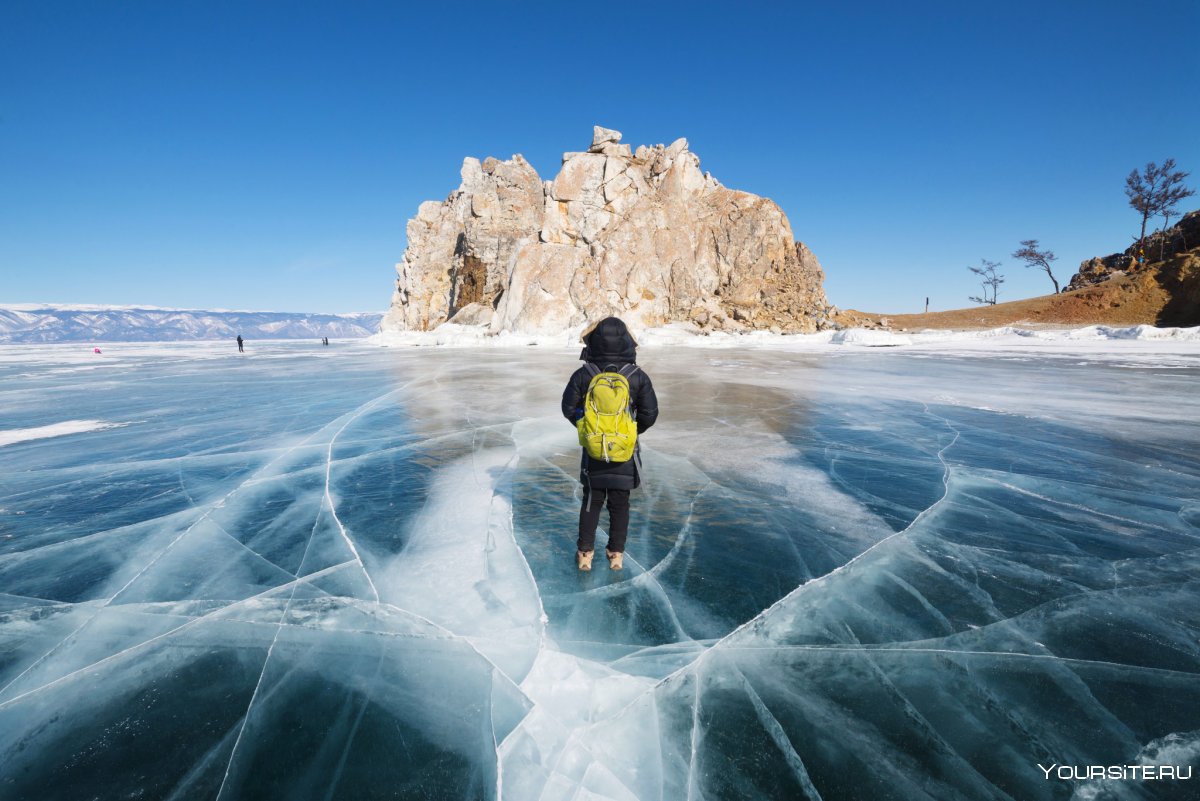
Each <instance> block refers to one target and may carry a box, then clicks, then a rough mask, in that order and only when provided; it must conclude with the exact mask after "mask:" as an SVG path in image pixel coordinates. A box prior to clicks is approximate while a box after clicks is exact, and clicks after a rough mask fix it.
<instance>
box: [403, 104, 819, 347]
mask: <svg viewBox="0 0 1200 801" xmlns="http://www.w3.org/2000/svg"><path fill="white" fill-rule="evenodd" d="M461 175H462V183H461V185H460V186H459V188H458V189H457V190H456V191H454V192H453V193H451V194H450V196H449V197H448V198H447V199H446V200H445V201H444V202H441V203H438V202H433V201H431V202H426V203H422V204H421V206H420V208H419V210H418V212H417V216H416V217H414V218H413V219H412V220H410V221H409V223H408V229H407V231H408V248H407V250H406V251H405V253H404V256H403V258H402V259H401V261H400V263H399V264H398V265H397V266H396V269H397V272H398V280H397V284H396V292H395V295H394V297H393V301H392V307H391V310H390V311H389V312H388V314H387V315H386V317H385V318H384V321H383V325H382V329H383V330H384V331H411V330H428V329H431V328H434V327H436V326H438V325H440V324H441V323H443V322H447V321H452V322H455V323H463V324H470V325H486V326H488V327H489V328H490V330H491V331H493V332H500V331H519V332H523V333H554V332H557V331H562V330H565V329H568V328H571V327H574V326H578V325H582V324H586V323H589V322H591V321H594V320H597V319H600V318H602V317H605V316H608V315H610V314H611V315H617V316H620V317H622V318H623V319H624V320H626V322H628V323H629V324H630V325H631V326H633V327H635V328H645V327H655V326H661V325H665V324H667V323H671V322H688V323H691V324H693V325H695V326H697V327H698V328H700V329H702V330H705V329H707V330H732V331H737V330H750V329H773V330H778V331H789V332H811V331H816V330H819V329H820V328H822V327H825V326H826V325H830V324H831V322H832V321H831V316H830V315H831V314H832V313H833V312H834V309H833V308H832V307H831V306H830V305H829V303H828V301H827V300H826V298H825V292H824V289H823V288H822V281H823V280H824V273H823V272H822V269H821V265H820V263H819V262H818V261H817V258H816V256H815V255H813V253H812V251H811V250H809V249H808V248H807V247H806V246H805V245H804V244H802V243H800V242H797V241H795V238H794V236H793V234H792V229H791V225H790V224H789V222H788V219H787V217H786V215H784V213H783V211H782V210H781V209H780V208H779V207H778V206H777V205H775V203H773V202H772V201H770V200H768V199H766V198H762V197H758V196H757V195H752V194H750V193H748V192H742V191H738V190H734V189H728V188H726V187H724V186H722V185H721V184H720V182H718V181H717V180H716V179H715V178H713V177H712V176H711V175H710V174H708V173H707V172H703V171H701V169H700V159H699V158H698V157H697V156H696V155H695V154H694V153H692V152H691V151H690V150H688V143H687V140H686V139H677V140H675V141H674V142H672V143H671V144H670V145H654V146H641V147H638V148H637V149H636V150H633V149H631V148H630V146H629V145H627V144H622V143H621V134H620V132H618V131H614V130H611V129H607V128H602V127H599V126H597V127H596V128H595V129H594V132H593V137H592V143H591V146H590V147H589V148H588V149H587V150H586V151H583V152H569V153H564V154H563V163H562V167H561V169H560V170H559V172H558V175H557V176H555V178H554V180H552V181H545V182H543V181H542V180H541V179H540V178H539V177H538V174H537V172H536V171H535V170H534V169H533V167H532V166H530V164H529V163H528V162H527V161H525V159H524V158H522V157H521V156H520V155H516V156H513V157H512V158H511V159H509V160H507V161H498V160H496V159H494V158H489V159H486V160H485V161H483V162H480V161H478V160H477V159H474V158H468V159H466V160H464V162H463V167H462V172H461Z"/></svg>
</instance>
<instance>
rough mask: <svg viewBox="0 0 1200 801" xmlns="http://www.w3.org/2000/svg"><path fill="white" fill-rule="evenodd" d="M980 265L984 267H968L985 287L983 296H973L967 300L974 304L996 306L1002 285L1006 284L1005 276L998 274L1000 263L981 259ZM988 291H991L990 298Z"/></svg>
mask: <svg viewBox="0 0 1200 801" xmlns="http://www.w3.org/2000/svg"><path fill="white" fill-rule="evenodd" d="M979 263H980V264H982V265H983V266H982V267H968V268H967V269H968V270H970V271H971V272H973V273H975V274H976V275H978V276H979V283H980V284H981V285H982V286H983V296H982V297H975V296H971V297H969V298H967V300H969V301H971V302H972V303H986V304H988V305H990V306H995V305H996V295H997V294H998V293H999V291H1000V285H1001V284H1003V283H1004V276H1003V275H999V274H997V273H996V268H997V267H999V266H1000V262H998V261H988V260H987V259H980V260H979ZM988 290H991V296H990V297H989V296H988Z"/></svg>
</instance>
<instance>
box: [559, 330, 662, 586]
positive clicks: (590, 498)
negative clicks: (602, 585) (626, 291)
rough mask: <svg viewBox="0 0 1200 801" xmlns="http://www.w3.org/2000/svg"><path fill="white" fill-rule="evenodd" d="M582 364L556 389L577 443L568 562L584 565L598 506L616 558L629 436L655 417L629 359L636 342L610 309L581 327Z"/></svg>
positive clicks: (632, 470)
mask: <svg viewBox="0 0 1200 801" xmlns="http://www.w3.org/2000/svg"><path fill="white" fill-rule="evenodd" d="M583 343H584V349H583V353H582V354H581V355H580V357H579V358H580V359H582V360H583V362H584V365H583V367H580V368H579V369H578V370H576V371H575V374H574V375H572V376H571V380H570V381H568V382H567V388H566V389H565V390H564V391H563V397H562V413H563V416H564V417H566V418H567V420H568V421H570V423H571V424H572V425H574V426H575V427H576V430H577V431H578V432H579V444H580V445H582V446H583V457H582V464H581V466H580V471H579V481H580V483H582V484H583V503H582V505H581V506H580V509H579V540H578V542H577V543H576V547H577V551H576V554H575V564H576V566H577V567H578V568H579V569H580V570H591V569H592V555H593V552H594V550H595V547H596V526H597V525H598V524H599V522H600V509H601V508H602V507H603V506H604V505H605V504H606V503H607V505H608V546H607V548H606V555H607V556H608V566H609V567H610V568H611V569H613V570H620V569H621V568H622V566H623V564H624V555H625V536H626V534H627V533H628V532H629V492H630V490H633V489H636V488H637V486H638V485H639V484H641V477H640V476H639V474H638V470H639V468H640V465H641V458H640V455H639V453H638V442H637V436H638V435H639V434H642V433H644V432H645V431H646V429H648V428H650V426H652V425H654V421H655V420H656V419H658V398H656V397H655V395H654V385H653V384H652V383H650V376H648V375H646V373H645V372H644V371H643V370H642V369H641V368H640V367H638V366H637V364H636V360H637V356H636V351H637V342H636V341H634V339H633V336H632V335H631V334H630V333H629V329H627V328H626V327H625V323H623V322H621V321H620V320H619V319H617V318H616V317H606V318H604V319H603V320H601V321H600V322H598V323H596V325H594V326H592V328H590V329H588V330H587V331H584V332H583Z"/></svg>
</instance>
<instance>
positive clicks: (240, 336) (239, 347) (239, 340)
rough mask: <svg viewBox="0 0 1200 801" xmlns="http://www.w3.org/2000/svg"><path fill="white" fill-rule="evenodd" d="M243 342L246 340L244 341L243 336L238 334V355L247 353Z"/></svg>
mask: <svg viewBox="0 0 1200 801" xmlns="http://www.w3.org/2000/svg"><path fill="white" fill-rule="evenodd" d="M243 342H245V340H244V339H242V335H241V334H238V339H237V343H238V353H244V352H245V349H244V348H243V347H242V343H243Z"/></svg>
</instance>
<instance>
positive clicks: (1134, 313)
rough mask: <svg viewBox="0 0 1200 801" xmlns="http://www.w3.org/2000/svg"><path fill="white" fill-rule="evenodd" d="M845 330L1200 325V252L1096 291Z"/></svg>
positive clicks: (855, 315)
mask: <svg viewBox="0 0 1200 801" xmlns="http://www.w3.org/2000/svg"><path fill="white" fill-rule="evenodd" d="M837 322H839V323H841V324H842V325H844V326H859V327H868V328H875V327H887V328H892V329H907V330H914V329H915V330H919V329H922V328H967V329H969V328H996V327H998V326H1004V325H1029V326H1047V325H1051V326H1079V325H1118V326H1128V325H1143V324H1144V325H1159V326H1193V325H1200V248H1197V249H1193V250H1191V251H1188V252H1186V253H1181V254H1179V255H1177V256H1174V257H1173V258H1170V259H1168V260H1167V261H1165V262H1161V263H1159V264H1151V265H1148V266H1147V267H1146V268H1145V269H1143V270H1139V271H1137V272H1134V273H1129V274H1126V275H1119V276H1116V277H1114V278H1110V279H1108V280H1107V281H1104V282H1103V283H1100V284H1096V285H1094V286H1089V287H1085V288H1083V289H1077V290H1074V291H1072V292H1063V293H1062V294H1059V295H1043V296H1041V297H1036V298H1026V299H1024V300H1014V301H1009V302H1007V303H997V304H996V305H994V306H977V307H975V308H971V309H955V310H953V311H944V312H929V313H928V314H874V313H870V312H859V311H855V310H853V309H850V310H846V311H844V312H841V313H840V314H839V315H838V317H837Z"/></svg>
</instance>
